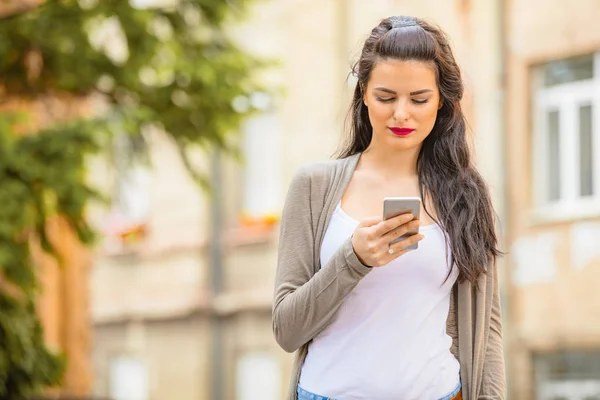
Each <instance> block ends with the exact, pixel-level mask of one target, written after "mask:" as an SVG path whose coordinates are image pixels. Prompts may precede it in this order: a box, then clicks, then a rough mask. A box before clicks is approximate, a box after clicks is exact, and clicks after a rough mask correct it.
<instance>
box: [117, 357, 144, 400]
mask: <svg viewBox="0 0 600 400" xmlns="http://www.w3.org/2000/svg"><path fill="white" fill-rule="evenodd" d="M109 391H110V398H111V399H115V400H147V399H148V398H149V397H148V373H147V370H146V366H145V365H144V363H143V362H142V361H141V360H139V359H137V358H136V357H132V356H129V355H120V356H118V357H115V358H114V359H113V360H111V363H110V388H109Z"/></svg>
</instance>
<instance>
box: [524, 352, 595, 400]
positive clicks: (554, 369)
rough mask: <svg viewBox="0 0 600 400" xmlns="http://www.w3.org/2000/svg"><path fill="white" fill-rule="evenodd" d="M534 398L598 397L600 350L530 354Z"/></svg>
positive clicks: (588, 399)
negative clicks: (531, 358) (532, 369)
mask: <svg viewBox="0 0 600 400" xmlns="http://www.w3.org/2000/svg"><path fill="white" fill-rule="evenodd" d="M533 368H534V376H535V387H536V397H535V398H536V399H538V400H559V399H560V400H563V399H564V400H600V351H589V352H584V351H566V352H556V353H539V354H535V355H534V356H533Z"/></svg>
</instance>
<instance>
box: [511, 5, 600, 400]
mask: <svg viewBox="0 0 600 400" xmlns="http://www.w3.org/2000/svg"><path fill="white" fill-rule="evenodd" d="M598 17H600V4H599V3H598V2H597V1H588V0H583V1H579V2H577V3H576V4H575V3H574V4H573V7H570V6H567V5H561V6H554V7H553V6H550V5H549V3H548V2H543V1H538V0H535V1H530V2H520V1H516V0H512V1H508V2H507V14H506V19H507V21H506V27H507V29H506V37H505V44H506V66H507V69H506V72H507V73H506V112H507V114H506V141H505V143H506V151H507V153H508V157H507V165H506V169H507V171H508V181H507V182H508V186H507V202H508V204H507V206H508V210H509V213H508V216H509V218H508V220H507V221H506V229H505V233H506V234H507V241H508V243H509V244H510V247H509V248H508V249H509V250H510V254H509V255H508V257H509V259H510V269H509V273H510V279H509V280H507V282H506V283H507V284H508V296H507V300H508V302H507V308H506V309H507V311H508V314H507V316H506V318H507V320H508V328H509V329H508V331H507V334H508V337H507V341H508V343H509V345H510V346H509V348H508V352H507V355H508V359H509V371H510V377H511V384H512V389H513V391H512V393H513V396H512V397H513V398H519V399H521V398H523V399H525V398H536V399H557V398H561V399H569V400H571V399H573V400H576V399H599V398H600V323H598V316H599V315H600V296H599V295H598V293H597V291H596V287H597V286H598V282H600V248H599V247H598V243H600V31H599V30H598V29H595V28H593V26H594V24H595V21H596V20H597V19H598Z"/></svg>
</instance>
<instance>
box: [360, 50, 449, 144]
mask: <svg viewBox="0 0 600 400" xmlns="http://www.w3.org/2000/svg"><path fill="white" fill-rule="evenodd" d="M434 68H435V67H434V66H433V65H432V64H429V63H426V62H422V61H414V60H407V61H400V60H393V59H388V60H381V61H378V62H377V63H376V64H375V66H374V67H373V70H372V71H371V77H370V79H369V81H368V82H367V87H366V90H365V92H364V97H363V101H364V103H365V105H366V106H367V108H368V109H369V119H370V121H371V126H372V127H373V138H372V141H371V144H370V146H369V147H372V146H389V147H390V148H393V149H395V150H408V149H411V148H417V149H420V148H421V145H422V143H423V140H425V138H426V137H427V136H428V135H429V133H430V132H431V130H432V129H433V125H434V124H435V120H436V117H437V112H438V110H439V108H440V106H441V101H440V93H439V89H438V86H437V81H436V76H435V69H434Z"/></svg>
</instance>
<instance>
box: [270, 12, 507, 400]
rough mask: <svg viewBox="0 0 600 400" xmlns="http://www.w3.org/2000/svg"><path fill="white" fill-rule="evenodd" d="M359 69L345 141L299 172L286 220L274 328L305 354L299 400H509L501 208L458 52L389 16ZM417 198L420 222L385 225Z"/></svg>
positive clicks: (435, 33)
mask: <svg viewBox="0 0 600 400" xmlns="http://www.w3.org/2000/svg"><path fill="white" fill-rule="evenodd" d="M354 72H355V73H356V76H357V77H358V83H357V85H356V89H355V91H354V98H353V102H352V106H351V110H350V111H351V113H350V115H351V121H352V126H351V130H350V133H351V135H350V140H349V142H348V144H347V145H346V147H345V149H344V150H343V151H342V152H341V155H340V157H339V159H337V160H333V161H327V162H323V163H318V164H313V165H309V166H306V167H304V168H302V169H301V170H300V171H298V172H297V173H296V175H295V177H294V178H293V180H292V183H291V185H290V188H289V191H288V195H287V199H286V203H285V207H284V211H283V216H282V221H281V236H280V247H279V255H278V267H277V276H276V283H275V299H274V305H273V329H274V333H275V337H276V339H277V341H278V343H279V344H280V346H281V347H282V348H283V349H284V350H286V351H288V352H293V351H297V352H296V358H295V365H294V373H293V377H292V378H293V379H292V385H291V387H290V392H289V395H288V399H299V400H304V399H311V400H315V399H338V400H354V399H357V400H358V399H361V400H392V399H393V400H397V399H402V400H413V399H414V400H427V399H431V400H438V399H461V398H464V399H469V400H471V399H504V398H505V377H504V357H503V350H502V325H501V313H500V301H499V293H498V272H497V269H496V258H497V257H498V256H499V254H500V252H499V250H498V248H497V239H496V234H495V229H494V210H493V208H492V204H491V201H490V194H489V192H488V189H487V187H486V185H485V183H484V181H483V180H482V178H481V176H480V174H479V173H478V172H477V171H476V169H475V167H474V166H473V164H472V162H471V157H470V155H469V149H468V146H467V140H466V134H465V118H464V115H463V112H462V110H461V105H460V100H461V98H462V95H463V84H462V80H461V73H460V70H459V68H458V66H457V64H456V61H455V59H454V56H453V55H452V51H451V49H450V46H449V44H448V40H447V39H446V36H445V35H444V33H443V32H442V31H440V30H439V29H438V28H436V27H434V26H432V25H430V24H428V23H426V22H425V21H423V20H420V19H417V18H412V17H391V18H388V19H385V20H383V21H382V22H381V23H380V24H379V25H378V26H377V27H375V28H374V29H373V31H372V32H371V35H370V37H369V38H368V39H367V40H366V43H365V45H364V48H363V50H362V54H361V57H360V60H359V61H358V63H357V65H356V67H355V71H354ZM415 196H416V197H420V198H421V200H422V210H421V212H420V218H419V219H417V218H415V217H413V216H412V215H401V216H398V217H395V218H392V219H388V220H382V204H383V198H384V197H415ZM417 227H418V228H419V234H417V235H413V236H410V237H408V238H406V239H403V240H401V241H399V242H397V243H394V244H390V242H392V240H394V239H396V238H398V237H400V236H402V235H404V234H405V233H407V232H408V231H409V230H411V229H414V228H417ZM416 242H418V249H416V250H406V248H407V247H408V246H410V245H412V244H414V243H416Z"/></svg>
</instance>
